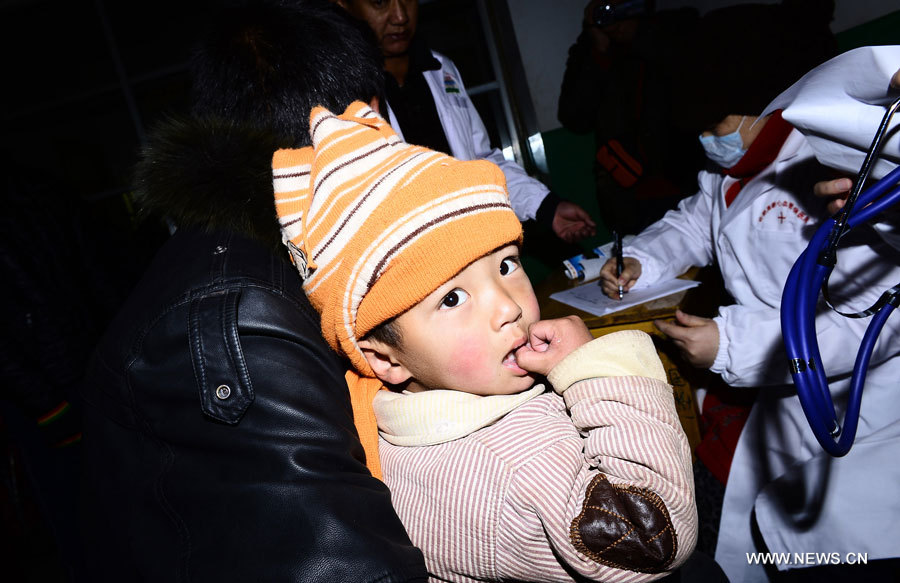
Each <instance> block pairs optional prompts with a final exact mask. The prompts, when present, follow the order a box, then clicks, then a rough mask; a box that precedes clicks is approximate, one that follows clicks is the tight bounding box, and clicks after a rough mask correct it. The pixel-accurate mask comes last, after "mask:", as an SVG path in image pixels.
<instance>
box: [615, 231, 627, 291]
mask: <svg viewBox="0 0 900 583" xmlns="http://www.w3.org/2000/svg"><path fill="white" fill-rule="evenodd" d="M613 241H614V243H613V245H614V246H615V248H616V278H619V277H622V272H623V271H625V259H624V258H623V257H622V235H620V234H619V232H618V231H613ZM624 295H625V290H624V289H622V285H621V284H619V299H620V300H621V299H622V296H624Z"/></svg>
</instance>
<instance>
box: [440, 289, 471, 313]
mask: <svg viewBox="0 0 900 583" xmlns="http://www.w3.org/2000/svg"><path fill="white" fill-rule="evenodd" d="M467 299H469V294H468V293H466V292H464V291H463V290H461V289H459V288H456V289H455V290H453V291H452V292H450V293H449V294H447V295H445V296H444V299H442V300H441V307H440V309H441V310H449V309H450V308H455V307H456V306H459V305H462V304H464V303H465V302H466V300H467Z"/></svg>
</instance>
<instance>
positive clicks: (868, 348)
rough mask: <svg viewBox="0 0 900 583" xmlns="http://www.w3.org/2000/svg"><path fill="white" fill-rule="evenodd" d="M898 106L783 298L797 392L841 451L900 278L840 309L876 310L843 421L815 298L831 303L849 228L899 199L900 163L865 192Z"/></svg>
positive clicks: (832, 449) (849, 440)
mask: <svg viewBox="0 0 900 583" xmlns="http://www.w3.org/2000/svg"><path fill="white" fill-rule="evenodd" d="M898 108H900V98H898V99H896V100H895V101H894V102H893V103H891V104H890V106H889V107H888V110H887V112H886V113H885V115H884V118H883V119H882V121H881V125H880V126H879V128H878V131H877V132H876V134H875V139H874V140H873V141H872V145H871V147H870V148H869V151H868V152H867V154H866V157H865V160H863V164H862V167H861V168H860V170H859V175H858V176H857V178H856V181H855V182H854V185H853V190H852V191H851V192H850V196H849V197H848V198H847V202H846V204H845V205H844V208H843V209H841V210H840V211H839V212H838V213H837V214H835V216H834V217H832V218H830V219H828V220H827V221H825V222H824V223H823V224H822V225H821V226H820V227H819V229H818V230H817V231H816V233H815V235H814V236H813V238H812V240H811V241H810V242H809V245H808V246H807V247H806V250H805V251H804V252H803V253H802V254H800V257H798V258H797V261H796V262H795V263H794V266H793V268H791V272H790V274H789V275H788V278H787V282H786V283H785V285H784V294H783V296H782V298H781V331H782V334H783V336H784V344H785V348H786V349H787V354H788V359H789V361H790V367H791V376H792V377H793V379H794V385H795V386H796V388H797V396H798V397H799V398H800V403H801V405H802V406H803V412H804V413H805V414H806V419H807V421H808V422H809V426H810V428H812V431H813V433H814V434H815V436H816V439H817V440H818V441H819V444H821V446H822V447H823V448H824V449H825V451H827V452H828V453H830V454H831V455H833V456H836V457H840V456H843V455H845V454H846V453H847V452H848V451H850V447H851V446H852V445H853V440H854V438H855V437H856V428H857V425H858V423H859V407H860V401H861V399H862V391H863V384H864V383H865V380H866V371H867V369H868V366H869V359H870V357H871V356H872V350H873V348H874V347H875V342H876V340H877V339H878V335H879V334H880V333H881V329H882V328H883V327H884V323H885V321H887V319H888V316H890V315H891V313H892V312H893V310H894V308H896V307H897V306H898V304H900V283H898V284H897V285H896V286H894V287H893V288H891V289H890V290H888V291H886V292H884V293H883V294H882V295H881V297H880V298H879V299H878V301H876V302H875V304H873V305H872V306H871V307H870V308H868V309H867V310H864V311H862V312H857V313H855V314H844V313H843V312H839V313H841V314H842V315H844V316H846V317H850V318H861V317H868V316H872V320H871V322H870V323H869V326H868V328H866V333H865V334H864V335H863V339H862V343H861V344H860V347H859V352H858V353H857V357H856V362H855V364H854V366H853V375H852V377H851V383H850V393H849V401H848V403H847V410H846V412H845V414H844V423H843V427H841V424H840V423H839V422H838V419H837V413H836V412H835V409H834V403H833V402H832V400H831V392H830V391H829V389H828V380H827V378H826V375H825V367H824V366H823V365H822V359H821V356H820V354H819V343H818V341H817V339H816V326H815V316H816V304H817V303H818V299H819V291H820V290H822V291H823V295H824V297H825V300H826V302H828V305H829V307H832V306H831V304H830V302H829V300H828V276H829V275H830V274H831V271H832V270H833V269H834V265H835V263H836V261H837V244H838V242H839V241H840V240H841V238H842V237H843V236H844V234H846V232H847V231H848V230H850V229H852V228H853V227H856V226H857V225H860V224H863V223H865V222H866V221H868V220H869V219H871V218H872V217H874V216H876V215H878V214H880V213H881V212H883V211H884V210H886V209H887V208H888V207H890V206H891V205H893V204H895V203H897V202H898V201H900V167H898V168H895V169H894V170H893V171H892V172H890V173H889V174H888V175H887V176H885V177H884V178H882V179H881V180H879V181H878V182H877V183H875V184H874V185H873V186H871V187H870V188H868V189H866V190H865V192H862V194H860V191H862V185H863V184H865V182H866V179H867V178H868V176H869V173H870V171H871V167H872V164H873V162H874V160H875V158H876V156H877V155H878V151H879V150H880V148H881V143H882V140H883V139H884V136H885V133H886V132H887V129H888V124H889V122H890V119H891V116H892V115H893V114H894V112H895V111H896V110H897V109H898ZM832 309H834V308H833V307H832ZM836 311H837V310H836Z"/></svg>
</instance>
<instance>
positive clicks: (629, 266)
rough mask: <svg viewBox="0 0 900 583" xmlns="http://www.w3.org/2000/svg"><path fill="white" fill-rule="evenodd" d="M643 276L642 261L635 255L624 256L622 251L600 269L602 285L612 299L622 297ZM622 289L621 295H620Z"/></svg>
mask: <svg viewBox="0 0 900 583" xmlns="http://www.w3.org/2000/svg"><path fill="white" fill-rule="evenodd" d="M640 276H641V262H640V261H638V260H637V259H635V258H634V257H624V256H622V255H621V253H618V254H617V257H611V258H610V259H609V260H607V261H606V263H604V264H603V267H602V268H601V269H600V281H599V282H598V283H599V285H600V287H602V288H603V293H604V294H606V295H607V296H609V297H610V298H612V299H617V298H618V299H622V298H623V297H624V295H625V294H626V293H628V290H630V289H631V288H632V287H634V284H635V283H637V280H638V278H639V277H640ZM620 291H621V295H620Z"/></svg>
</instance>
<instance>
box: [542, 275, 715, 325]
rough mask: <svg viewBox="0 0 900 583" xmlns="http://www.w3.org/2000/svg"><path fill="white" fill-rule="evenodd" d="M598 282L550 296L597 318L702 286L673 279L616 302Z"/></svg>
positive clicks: (686, 280)
mask: <svg viewBox="0 0 900 583" xmlns="http://www.w3.org/2000/svg"><path fill="white" fill-rule="evenodd" d="M597 281H598V280H596V279H595V280H593V281H589V282H588V283H585V284H582V285H579V286H577V287H573V288H570V289H567V290H564V291H561V292H556V293H555V294H552V295H551V296H550V299H553V300H556V301H558V302H562V303H564V304H566V305H569V306H572V307H573V308H578V309H579V310H582V311H584V312H587V313H589V314H594V315H595V316H605V315H606V314H612V313H613V312H618V311H621V310H625V309H627V308H630V307H631V306H637V305H638V304H643V303H644V302H649V301H650V300H655V299H657V298H662V297H665V296H668V295H671V294H674V293H676V292H680V291H681V290H685V289H690V288H692V287H697V286H698V285H700V282H699V281H693V280H690V279H672V280H669V281H665V282H662V283H658V284H656V285H652V286H650V287H645V288H643V289H639V290H631V291H629V292H628V293H626V294H625V297H624V298H622V299H621V300H614V299H612V298H609V297H607V296H606V295H604V293H603V288H601V287H600V286H599V285H597Z"/></svg>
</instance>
